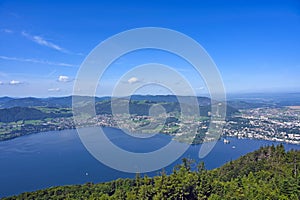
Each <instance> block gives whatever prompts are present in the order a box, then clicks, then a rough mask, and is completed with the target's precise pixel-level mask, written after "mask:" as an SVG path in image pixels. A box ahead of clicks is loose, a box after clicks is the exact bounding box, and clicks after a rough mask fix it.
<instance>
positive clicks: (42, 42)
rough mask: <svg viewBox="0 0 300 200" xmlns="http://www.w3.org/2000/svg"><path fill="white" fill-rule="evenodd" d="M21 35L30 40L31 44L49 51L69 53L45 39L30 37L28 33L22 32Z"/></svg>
mask: <svg viewBox="0 0 300 200" xmlns="http://www.w3.org/2000/svg"><path fill="white" fill-rule="evenodd" d="M22 35H23V36H24V37H26V38H27V39H29V40H32V41H33V42H35V43H37V44H39V45H41V46H46V47H49V48H51V49H54V50H57V51H60V52H63V53H69V51H67V50H66V49H64V48H62V47H60V46H58V45H57V44H54V43H52V42H49V41H47V40H46V39H44V38H42V37H41V36H37V35H30V34H29V33H27V32H25V31H22Z"/></svg>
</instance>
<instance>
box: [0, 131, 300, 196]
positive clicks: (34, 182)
mask: <svg viewBox="0 0 300 200" xmlns="http://www.w3.org/2000/svg"><path fill="white" fill-rule="evenodd" d="M104 130H105V133H106V134H107V136H108V137H109V138H110V140H111V141H112V142H113V143H115V144H116V145H118V146H119V147H121V148H123V149H126V150H129V151H133V152H149V151H153V150H155V149H159V148H160V147H162V146H164V145H166V144H167V143H169V142H170V140H171V137H169V136H167V135H162V134H157V135H155V136H153V137H151V138H147V139H142V138H132V137H130V136H128V135H127V134H124V133H123V132H122V131H121V130H119V129H114V128H104ZM229 140H230V144H224V143H223V141H222V140H220V141H218V142H217V144H216V145H215V146H214V148H213V150H212V151H211V152H210V153H209V154H208V155H207V156H206V157H205V158H204V159H202V160H203V161H204V162H205V165H206V167H207V168H208V169H212V168H216V167H219V166H221V165H223V164H224V163H226V162H228V161H230V160H234V159H237V158H238V157H240V156H241V155H245V154H246V153H248V152H251V151H254V150H256V149H258V148H259V147H261V146H264V145H271V144H275V145H276V144H279V143H278V142H271V141H265V140H251V139H237V138H229ZM233 146H235V148H232V147H233ZM284 146H285V148H286V149H287V150H290V149H300V145H293V144H284ZM200 147H201V145H192V146H190V147H189V149H188V150H187V151H186V152H185V153H184V155H183V156H182V157H181V158H179V159H178V160H177V161H175V162H174V163H172V164H171V165H169V166H167V167H166V168H165V169H166V171H167V172H170V171H171V170H172V168H173V167H174V166H175V165H176V164H178V163H180V162H181V159H182V158H183V157H188V158H192V159H195V160H196V161H200V159H199V158H198V152H199V149H200ZM106 153H109V152H106ZM158 173H159V171H154V172H150V173H148V175H149V176H155V175H157V174H158ZM134 176H135V174H132V173H124V172H120V171H117V170H114V169H111V168H109V167H107V166H106V165H104V164H102V163H100V162H99V161H97V160H96V159H95V158H94V157H93V156H91V155H90V154H89V152H88V151H87V150H86V149H85V147H84V145H83V144H82V143H81V141H80V139H79V136H78V135H77V132H76V130H64V131H51V132H45V133H38V134H32V135H29V136H24V137H19V138H16V139H13V140H8V141H3V142H0V197H3V196H9V195H14V194H19V193H21V192H26V191H34V190H37V189H42V188H47V187H50V186H58V185H67V184H81V183H86V182H95V183H97V182H104V181H110V180H114V179H117V178H122V177H123V178H125V177H129V178H132V177H134Z"/></svg>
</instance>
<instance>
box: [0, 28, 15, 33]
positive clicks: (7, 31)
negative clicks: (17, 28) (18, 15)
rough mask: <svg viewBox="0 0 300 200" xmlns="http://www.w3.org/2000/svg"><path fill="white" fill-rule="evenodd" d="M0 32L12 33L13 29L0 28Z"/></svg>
mask: <svg viewBox="0 0 300 200" xmlns="http://www.w3.org/2000/svg"><path fill="white" fill-rule="evenodd" d="M1 32H4V33H14V31H13V30H11V29H7V28H4V29H1Z"/></svg>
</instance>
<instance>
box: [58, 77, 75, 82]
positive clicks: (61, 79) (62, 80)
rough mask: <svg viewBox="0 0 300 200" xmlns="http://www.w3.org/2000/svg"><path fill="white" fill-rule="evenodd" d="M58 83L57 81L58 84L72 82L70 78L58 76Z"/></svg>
mask: <svg viewBox="0 0 300 200" xmlns="http://www.w3.org/2000/svg"><path fill="white" fill-rule="evenodd" d="M58 81H59V82H63V83H66V82H70V81H72V79H70V77H68V76H64V75H60V76H59V77H58Z"/></svg>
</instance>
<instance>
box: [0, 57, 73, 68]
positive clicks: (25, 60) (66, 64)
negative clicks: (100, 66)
mask: <svg viewBox="0 0 300 200" xmlns="http://www.w3.org/2000/svg"><path fill="white" fill-rule="evenodd" d="M0 59H2V60H12V61H18V62H31V63H37V64H46V65H55V66H62V67H78V66H76V65H73V64H69V63H64V62H52V61H47V60H39V59H35V58H16V57H8V56H0Z"/></svg>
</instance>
